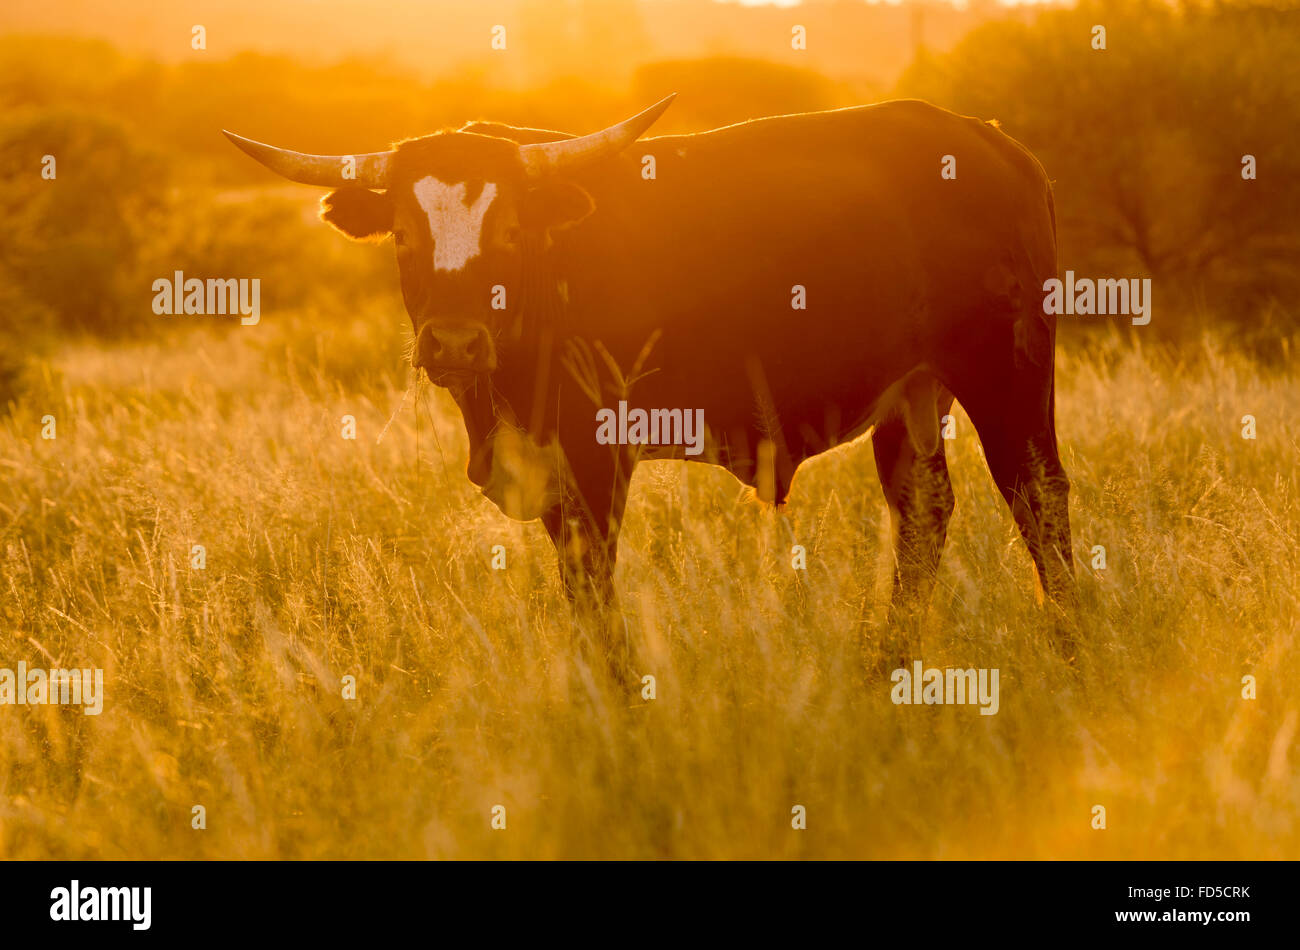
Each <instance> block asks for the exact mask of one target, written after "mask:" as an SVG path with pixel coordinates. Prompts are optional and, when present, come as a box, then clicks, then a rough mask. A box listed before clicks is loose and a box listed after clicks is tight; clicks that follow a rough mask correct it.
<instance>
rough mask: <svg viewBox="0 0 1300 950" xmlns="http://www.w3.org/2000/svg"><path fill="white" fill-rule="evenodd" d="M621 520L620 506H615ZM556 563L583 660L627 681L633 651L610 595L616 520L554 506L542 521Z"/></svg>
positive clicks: (578, 508)
mask: <svg viewBox="0 0 1300 950" xmlns="http://www.w3.org/2000/svg"><path fill="white" fill-rule="evenodd" d="M618 508H619V514H620V515H621V513H622V511H621V509H622V505H619V506H618ZM542 522H543V524H545V525H546V531H547V533H548V534H549V535H550V538H551V542H552V543H553V544H554V545H555V551H556V555H557V557H558V559H559V567H560V582H561V583H562V584H563V586H564V593H565V596H566V597H567V598H568V599H569V603H570V604H571V605H572V607H573V613H574V623H575V633H576V635H577V638H578V646H579V649H580V651H581V652H582V655H583V657H584V658H585V659H586V660H587V662H588V663H590V664H591V665H592V666H593V667H598V668H599V667H603V668H604V669H607V670H608V671H609V672H610V673H611V675H612V676H613V677H614V679H615V681H616V682H619V683H628V682H630V679H631V647H630V644H629V642H628V634H627V627H626V624H625V623H624V622H623V616H622V612H621V611H620V610H619V606H618V597H617V595H616V593H615V590H614V562H615V560H616V558H617V554H618V521H617V519H616V518H615V517H613V512H612V511H611V512H593V511H592V510H591V509H590V508H588V507H587V506H586V505H582V504H560V505H556V506H555V507H554V508H552V509H551V510H550V511H548V512H547V513H546V514H545V515H543V517H542Z"/></svg>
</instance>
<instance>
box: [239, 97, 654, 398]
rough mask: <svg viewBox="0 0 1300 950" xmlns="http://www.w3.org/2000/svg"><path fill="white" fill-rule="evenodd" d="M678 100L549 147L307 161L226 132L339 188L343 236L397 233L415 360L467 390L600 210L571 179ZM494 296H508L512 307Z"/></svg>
mask: <svg viewBox="0 0 1300 950" xmlns="http://www.w3.org/2000/svg"><path fill="white" fill-rule="evenodd" d="M672 99H673V97H672V96H669V97H668V98H666V99H664V100H662V101H660V102H658V103H656V104H655V105H654V106H652V107H650V108H649V109H647V110H645V111H644V112H642V113H640V114H639V115H636V116H633V117H632V118H630V119H628V120H627V121H625V122H621V123H619V124H618V125H615V126H611V127H610V128H607V129H604V130H603V131H600V132H596V133H593V134H591V135H586V136H582V137H579V138H565V139H561V140H559V141H550V142H543V143H539V144H522V145H521V144H518V143H516V142H514V141H511V140H509V139H506V138H499V137H496V136H491V135H482V134H477V133H473V132H440V133H436V134H433V135H428V136H424V137H422V138H417V139H410V140H408V141H405V142H401V143H399V144H398V145H396V146H395V147H394V148H392V149H391V150H390V151H386V152H372V153H369V154H359V155H306V154H303V153H300V152H290V151H286V150H284V149H279V148H273V147H272V146H269V145H263V144H261V143H259V142H253V141H251V140H249V139H245V138H242V137H240V136H238V135H234V134H232V133H230V132H226V133H225V134H226V136H227V137H228V138H229V139H230V140H231V141H232V142H234V143H235V145H237V146H239V148H241V149H243V150H244V151H245V152H247V153H248V154H249V155H251V156H252V157H253V158H255V159H256V160H257V161H259V162H261V163H262V164H263V165H265V166H266V167H267V168H269V169H271V170H272V171H274V172H276V173H277V174H280V175H283V176H284V177H285V178H288V179H290V180H291V181H297V182H302V183H303V184H308V185H319V186H326V187H330V188H333V189H335V190H334V191H332V192H330V194H328V195H326V196H325V198H324V199H322V202H321V205H322V211H321V216H322V217H323V218H324V219H325V220H326V221H327V222H329V223H330V224H331V225H333V226H334V227H335V228H337V229H338V230H340V231H342V232H343V233H344V234H346V235H348V236H349V237H352V238H355V239H357V240H367V239H380V238H383V237H386V236H387V235H389V234H391V235H392V236H393V239H394V244H395V245H396V249H397V262H398V267H399V270H400V273H401V283H402V296H403V298H404V299H405V302H406V310H407V312H408V313H409V314H410V317H411V324H412V328H413V329H414V331H415V348H414V352H413V356H412V361H413V362H414V364H415V365H416V366H417V367H421V368H423V369H424V371H425V372H426V373H427V374H428V376H429V378H430V379H431V380H432V381H433V382H435V383H438V384H440V385H443V386H447V387H449V388H452V389H454V390H463V389H464V388H465V387H466V386H467V385H468V384H469V383H471V382H473V381H474V380H476V379H478V378H480V377H482V376H485V375H487V374H491V373H493V372H494V371H496V370H497V368H498V367H499V366H500V364H501V362H502V351H503V349H508V348H509V347H510V346H511V344H517V343H519V342H520V337H521V334H522V333H523V329H522V326H521V323H522V320H521V314H522V307H521V305H520V304H521V301H519V300H518V299H516V300H515V301H510V300H509V299H508V295H509V294H510V293H511V292H514V293H515V294H517V295H518V296H524V295H526V294H527V292H528V286H529V284H530V283H535V282H536V274H537V272H538V268H539V266H540V265H539V261H540V260H542V259H544V258H545V257H546V255H547V252H548V250H549V248H550V247H551V244H552V240H553V235H554V234H555V233H556V232H557V231H560V230H562V229H564V228H568V227H572V226H573V225H575V224H577V223H578V222H580V221H581V220H582V219H583V218H585V217H586V216H587V215H588V214H590V213H591V211H592V210H593V203H592V199H591V197H590V195H589V194H588V193H587V192H586V191H585V190H583V189H582V188H581V187H579V186H578V185H577V184H574V183H573V182H572V181H569V180H568V179H567V177H566V175H567V174H568V173H571V172H575V171H578V170H580V169H582V168H584V167H586V166H588V165H591V164H593V163H595V162H598V161H600V160H601V159H603V158H607V157H610V156H612V155H614V154H616V153H618V152H619V151H621V150H622V149H624V148H626V147H627V146H628V145H630V144H631V143H632V142H634V141H636V139H637V138H638V137H639V136H640V135H641V134H642V133H643V132H645V130H646V129H648V128H649V127H650V125H651V124H652V123H653V122H654V121H655V120H656V119H657V118H659V116H660V115H661V114H662V113H663V111H664V110H665V109H667V108H668V105H669V104H670V103H671V102H672ZM496 288H504V291H505V293H506V294H507V301H506V305H505V306H504V307H502V306H501V305H500V300H499V298H500V296H501V290H498V289H496ZM494 302H495V303H496V304H497V305H496V306H494Z"/></svg>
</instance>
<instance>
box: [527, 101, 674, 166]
mask: <svg viewBox="0 0 1300 950" xmlns="http://www.w3.org/2000/svg"><path fill="white" fill-rule="evenodd" d="M676 98H677V93H673V94H672V95H671V96H668V97H666V98H664V99H660V100H659V101H658V102H656V103H655V104H654V105H652V106H651V107H650V108H649V109H646V110H645V112H642V113H640V114H639V115H634V116H632V118H630V119H627V120H626V121H624V122H620V123H619V124H618V125H611V126H610V127H609V128H607V129H602V130H601V131H599V132H593V133H591V134H590V135H584V136H582V137H580V138H576V139H562V140H560V141H559V142H541V143H539V144H537V145H521V146H520V147H519V157H520V158H522V159H523V161H524V168H525V169H526V170H527V171H528V177H530V178H538V177H541V176H542V175H547V174H550V173H552V172H563V171H569V170H571V169H574V168H579V167H581V166H583V165H589V164H591V163H592V162H595V161H597V160H599V159H602V158H604V157H605V156H607V155H614V154H616V153H618V152H621V151H622V150H623V149H625V148H627V147H628V146H629V145H631V144H632V143H633V142H635V141H636V140H637V139H638V138H640V137H641V133H643V132H644V131H645V130H646V129H648V128H650V126H651V125H653V124H654V121H655V119H657V118H659V117H660V116H661V115H663V114H664V110H665V109H667V108H668V107H669V106H670V105H672V102H673V100H674V99H676Z"/></svg>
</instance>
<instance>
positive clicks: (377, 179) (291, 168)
mask: <svg viewBox="0 0 1300 950" xmlns="http://www.w3.org/2000/svg"><path fill="white" fill-rule="evenodd" d="M221 134H222V135H224V136H225V137H226V138H228V139H230V141H232V142H234V143H235V145H237V146H238V147H239V148H240V149H241V150H243V151H244V152H246V153H248V154H249V155H251V156H252V157H253V158H255V159H257V161H259V162H261V163H262V164H263V165H265V166H266V167H267V168H269V169H271V171H273V172H275V173H276V174H277V175H283V176H284V177H285V178H287V179H289V180H290V181H296V182H301V183H302V184H304V185H323V186H325V187H327V188H338V187H341V186H343V185H361V186H362V187H365V188H387V187H388V169H389V163H390V162H391V161H392V157H393V153H392V152H368V153H365V154H362V155H308V154H306V153H304V152H291V151H289V150H288V149H284V148H276V147H275V146H273V145H263V144H262V143H261V142H254V141H253V140H252V139H246V138H244V137H243V136H242V135H236V134H235V133H234V132H227V131H226V130H225V129H222V130H221ZM349 158H351V159H354V160H355V166H354V168H355V171H356V175H355V177H348V178H345V177H344V176H343V171H344V169H345V167H347V166H345V164H344V163H345V160H346V159H349Z"/></svg>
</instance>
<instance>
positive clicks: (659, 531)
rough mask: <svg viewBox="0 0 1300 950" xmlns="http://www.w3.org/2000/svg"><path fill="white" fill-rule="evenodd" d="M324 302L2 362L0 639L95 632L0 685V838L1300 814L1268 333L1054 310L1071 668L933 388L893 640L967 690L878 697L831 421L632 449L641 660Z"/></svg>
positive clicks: (850, 478)
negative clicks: (941, 431) (930, 489)
mask: <svg viewBox="0 0 1300 950" xmlns="http://www.w3.org/2000/svg"><path fill="white" fill-rule="evenodd" d="M318 316H319V315H318V314H316V313H313V312H310V311H303V312H298V313H295V314H293V315H290V316H285V315H283V314H277V315H275V316H274V317H272V316H264V317H263V320H262V323H261V324H260V325H258V326H256V327H246V328H238V327H236V328H234V329H231V330H229V331H228V332H224V333H216V332H213V331H212V330H210V329H209V328H205V327H204V326H203V321H204V319H205V318H170V319H174V320H176V321H178V322H180V321H190V322H189V323H186V324H184V325H182V326H178V327H176V328H175V330H174V332H171V333H169V334H166V335H163V336H161V337H159V338H157V339H154V340H150V341H147V342H141V341H136V342H119V343H117V344H114V345H104V344H102V343H100V342H97V341H85V342H77V341H76V340H71V341H68V342H65V343H64V344H63V345H62V346H60V347H57V348H56V349H54V350H53V351H52V352H51V353H49V355H48V356H42V357H40V358H37V359H33V360H32V361H31V363H30V364H29V365H28V366H27V367H26V369H25V370H24V376H23V378H22V380H21V386H20V387H19V389H18V391H19V392H20V395H19V396H17V397H14V398H13V399H12V400H11V401H10V403H9V405H8V407H7V412H6V413H5V414H4V415H3V416H2V417H0V643H2V644H3V660H4V663H3V664H0V665H8V666H11V667H12V666H14V665H15V664H16V662H17V661H18V660H25V661H26V662H27V663H28V664H29V666H30V665H60V666H69V665H74V664H75V665H78V666H92V667H93V666H98V667H103V668H104V670H105V684H106V696H105V700H104V711H103V713H102V715H100V716H98V717H92V716H85V715H83V714H82V712H81V711H80V710H78V709H64V708H59V707H49V706H46V707H14V706H9V707H5V708H4V709H2V710H0V855H3V856H4V857H10V858H50V857H54V858H106V859H107V858H261V857H267V858H381V857H397V858H584V857H593V858H595V857H601V858H656V857H670V858H724V857H725V858H796V857H815V858H910V857H922V858H972V857H980V858H983V857H1026V858H1208V857H1226V858H1247V857H1250V858H1284V857H1286V858H1296V857H1300V769H1297V756H1298V755H1300V752H1298V751H1297V749H1296V733H1297V725H1298V717H1300V691H1298V690H1297V689H1296V679H1297V675H1298V674H1300V643H1298V641H1297V633H1296V624H1297V616H1300V611H1298V609H1297V606H1298V589H1297V584H1298V581H1300V564H1298V563H1297V560H1298V558H1297V551H1298V550H1300V543H1298V542H1300V484H1298V481H1297V479H1298V476H1297V466H1296V459H1297V444H1296V441H1297V440H1296V430H1295V420H1296V419H1297V418H1300V387H1297V384H1296V377H1295V375H1294V371H1293V370H1290V369H1285V370H1277V369H1273V370H1270V369H1264V368H1261V367H1260V366H1259V365H1257V364H1256V363H1254V362H1252V361H1251V360H1249V359H1248V358H1246V357H1245V356H1242V355H1240V354H1238V353H1237V352H1236V351H1234V350H1231V349H1229V348H1227V347H1225V346H1223V345H1220V344H1216V343H1215V342H1214V341H1213V339H1211V338H1205V339H1203V340H1202V341H1201V342H1200V343H1199V344H1198V343H1194V342H1193V343H1185V344H1183V345H1182V346H1180V347H1179V348H1177V349H1176V350H1175V349H1165V348H1156V347H1146V348H1143V347H1141V346H1138V347H1133V346H1130V345H1127V344H1121V343H1120V342H1119V341H1118V338H1115V339H1111V338H1109V337H1107V335H1106V331H1105V330H1104V329H1102V328H1100V327H1098V328H1095V332H1093V333H1092V334H1090V335H1089V336H1088V337H1087V343H1086V345H1085V344H1083V343H1079V342H1075V341H1071V342H1068V343H1067V342H1061V343H1059V345H1058V351H1057V361H1058V370H1057V372H1058V387H1059V390H1058V398H1057V412H1058V432H1059V433H1060V438H1061V440H1062V447H1063V457H1064V460H1065V464H1066V466H1067V469H1068V471H1069V473H1070V475H1071V478H1072V480H1073V488H1074V490H1073V493H1072V495H1071V518H1072V523H1073V526H1074V539H1075V548H1076V556H1077V558H1078V560H1079V562H1080V568H1079V574H1080V581H1081V586H1082V595H1083V608H1082V623H1081V626H1082V629H1083V639H1082V642H1081V645H1080V649H1079V654H1078V659H1077V663H1076V664H1075V665H1074V666H1073V667H1071V666H1068V665H1066V664H1065V663H1064V662H1063V661H1062V660H1061V659H1060V657H1059V656H1058V655H1057V653H1056V652H1055V651H1054V650H1053V649H1052V647H1051V645H1050V639H1049V638H1050V628H1051V625H1050V621H1049V619H1048V618H1047V617H1046V616H1045V614H1044V613H1043V612H1041V611H1040V609H1039V608H1038V607H1037V606H1036V605H1035V600H1034V582H1033V575H1032V568H1031V564H1030V560H1029V556H1028V554H1027V552H1026V551H1025V548H1024V546H1023V543H1022V542H1021V541H1020V539H1019V537H1018V535H1017V533H1016V531H1015V529H1014V526H1013V523H1012V520H1011V517H1010V515H1009V513H1008V512H1007V510H1006V506H1005V505H1004V503H1003V502H1002V500H1001V498H1000V496H998V495H997V493H996V491H995V489H994V487H993V483H992V481H991V479H990V478H989V475H988V472H987V469H986V468H985V466H984V464H983V461H982V459H981V458H980V454H979V447H978V440H977V438H976V437H975V436H974V433H973V429H972V427H971V426H970V424H969V422H968V421H967V420H966V418H965V416H959V418H958V423H957V438H956V440H955V441H954V442H952V443H950V450H949V458H950V467H951V471H952V477H953V484H954V490H955V491H956V494H957V511H956V515H955V517H954V519H953V523H952V527H951V531H950V534H949V542H948V547H947V549H946V552H945V554H944V561H943V566H942V570H941V575H940V581H939V590H938V591H937V592H936V595H935V597H934V600H933V602H932V607H931V610H930V613H929V616H928V619H927V621H926V624H925V628H924V639H923V646H922V651H921V654H920V656H919V657H917V658H918V659H922V660H923V661H924V662H925V663H926V665H927V666H963V667H965V666H975V667H996V668H998V669H1000V670H1001V709H1000V711H999V713H998V714H997V715H995V716H988V717H986V716H981V715H979V713H978V710H977V709H976V708H975V707H972V706H952V707H950V706H934V707H926V706H920V707H918V706H895V705H894V704H892V703H891V702H890V699H889V688H890V684H889V683H888V681H887V680H882V679H879V678H874V677H872V676H869V675H867V674H866V673H865V672H864V671H865V669H866V668H867V667H869V666H870V665H871V660H872V655H871V654H872V652H873V649H874V645H875V643H876V642H877V640H878V638H879V635H880V624H881V622H882V620H883V615H884V603H885V598H886V595H887V580H888V571H889V563H888V557H889V554H888V546H887V544H886V538H887V527H886V524H887V513H886V509H885V506H884V502H883V498H882V496H881V492H880V489H879V485H878V483H877V482H876V478H875V473H874V470H873V463H872V456H871V451H870V447H869V446H868V445H867V444H866V443H865V442H864V441H859V442H857V443H854V444H852V445H850V446H847V447H842V448H841V449H837V450H835V451H834V452H832V453H829V454H828V455H826V456H823V457H821V458H819V459H817V460H815V461H813V462H812V463H810V464H808V465H807V466H805V467H804V468H803V469H801V470H800V472H799V475H798V477H797V478H796V481H795V486H794V491H793V496H792V498H791V502H790V504H789V505H788V506H787V509H786V510H785V511H784V513H777V512H775V511H773V510H772V509H765V508H762V507H760V506H758V505H757V503H755V502H753V501H751V500H749V498H748V497H747V495H746V493H744V492H742V490H741V488H740V486H739V484H738V483H737V482H735V481H734V480H733V479H732V478H731V477H730V476H728V475H726V474H725V473H723V472H722V471H721V470H718V469H714V468H712V467H709V466H702V465H689V466H688V465H686V464H683V463H674V462H659V463H647V464H644V465H643V466H642V467H641V468H640V469H638V474H637V475H636V478H635V481H634V484H633V489H632V497H631V502H630V504H629V510H628V515H627V518H626V524H625V529H624V532H623V539H622V545H621V548H620V560H619V567H618V573H617V584H618V588H619V590H620V593H621V596H622V599H623V604H622V608H623V613H624V615H625V617H626V618H627V622H628V624H629V628H630V631H631V635H632V637H633V641H634V642H635V643H636V644H637V646H638V649H639V651H640V654H641V656H640V659H639V661H638V664H637V666H638V674H652V675H653V676H654V677H655V678H656V683H657V696H656V698H654V699H653V700H649V701H647V700H643V699H642V698H641V696H640V695H639V694H635V693H633V694H630V695H625V694H622V693H619V692H616V691H613V690H612V689H611V687H609V686H608V685H607V684H605V683H604V682H603V680H601V679H600V678H599V677H597V676H595V675H593V674H592V672H591V671H589V670H587V669H586V668H584V667H583V666H582V665H581V662H580V661H579V660H577V659H576V658H575V657H576V653H575V651H573V650H572V649H571V646H570V636H571V625H572V621H571V619H570V616H569V612H568V607H567V604H566V602H565V601H564V599H563V596H562V594H561V591H560V586H559V581H558V575H557V570H556V566H555V563H554V555H553V551H552V549H551V546H550V543H549V541H548V540H547V538H546V536H545V532H544V531H543V529H542V528H541V526H540V525H538V524H518V523H514V522H511V521H509V520H507V519H506V518H505V517H504V516H502V515H501V514H500V513H499V512H498V510H497V509H496V508H495V507H494V506H493V505H491V503H489V502H488V501H486V500H485V499H483V498H482V497H480V496H479V495H478V493H477V492H476V490H474V488H473V486H471V485H470V483H469V482H468V480H467V479H466V478H465V475H464V466H465V436H464V434H463V431H462V430H461V425H460V421H459V418H458V413H457V410H456V408H455V406H454V404H453V403H452V402H451V401H450V400H449V399H448V398H446V396H445V394H444V393H442V392H441V391H436V390H433V389H431V388H428V387H427V386H426V387H425V388H423V389H420V388H418V387H415V386H408V383H409V382H410V376H409V373H410V370H409V368H407V367H406V366H405V364H404V363H403V361H402V350H403V346H404V343H405V339H406V338H407V337H409V324H406V318H405V317H404V316H403V315H401V313H400V311H399V310H389V309H384V310H382V312H381V311H380V310H379V308H376V309H375V311H374V312H358V313H357V314H356V315H355V316H354V317H352V318H350V319H346V320H344V321H342V322H339V321H338V320H337V319H335V320H334V321H332V322H331V321H323V320H321V319H319V318H318ZM159 319H164V318H159ZM404 325H405V326H404ZM1175 354H1176V356H1175ZM1286 365H1289V361H1288V363H1287V364H1286ZM46 414H50V415H53V416H54V417H55V419H56V424H57V437H56V438H54V439H43V438H42V437H41V429H42V422H41V419H42V417H43V416H45V415H46ZM344 414H352V415H354V416H355V417H356V420H357V438H356V439H355V440H354V441H349V440H345V439H343V438H342V437H341V431H340V420H341V417H342V416H343V415H344ZM1246 414H1252V415H1254V416H1255V417H1256V419H1257V424H1258V438H1257V439H1255V440H1247V439H1243V438H1242V437H1241V428H1242V426H1241V418H1242V416H1243V415H1246ZM795 543H798V544H802V545H804V546H805V547H806V548H807V551H808V569H807V571H806V573H805V572H796V571H794V570H792V569H791V566H790V548H791V545H792V544H795ZM194 544H202V545H204V546H205V548H206V552H207V564H206V568H205V569H203V570H196V569H193V568H192V567H191V557H190V552H191V546H192V545H194ZM497 544H500V545H503V546H504V547H505V549H506V552H507V567H506V569H505V570H504V571H494V570H493V569H492V568H491V564H490V562H491V549H492V546H493V545H497ZM1094 545H1104V546H1105V548H1106V551H1107V567H1106V569H1105V570H1101V571H1094V570H1092V569H1091V567H1090V561H1091V555H1090V553H1089V552H1090V550H1091V548H1092V547H1093V546H1094ZM1247 674H1249V675H1253V676H1254V677H1256V680H1257V684H1258V685H1257V689H1258V695H1257V698H1256V699H1254V700H1248V699H1243V698H1242V695H1241V692H1242V683H1241V681H1242V677H1243V676H1245V675H1247ZM345 675H351V676H355V677H356V682H357V697H356V699H355V700H347V699H344V698H343V696H342V686H341V681H342V677H344V676H345ZM198 804H201V805H203V806H204V807H205V809H206V813H207V827H206V829H204V830H195V829H193V828H192V827H191V808H192V807H193V806H194V805H198ZM498 804H500V805H504V806H505V808H506V815H507V826H506V828H505V829H504V830H493V829H492V828H491V826H490V821H491V810H492V808H493V806H494V805H498ZM796 804H799V805H804V806H805V807H806V809H807V829H806V830H802V831H797V830H793V829H792V828H791V819H790V816H791V808H792V807H793V806H794V805H796ZM1098 804H1100V805H1103V806H1105V808H1106V812H1107V827H1106V828H1105V830H1094V829H1093V827H1092V808H1093V806H1094V805H1098Z"/></svg>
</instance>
